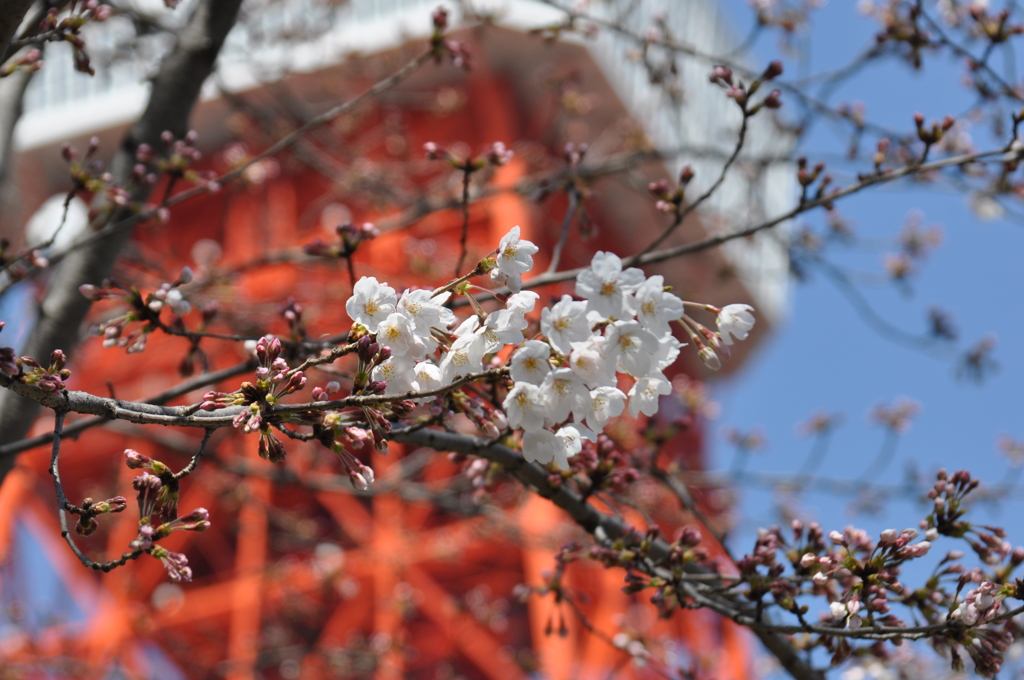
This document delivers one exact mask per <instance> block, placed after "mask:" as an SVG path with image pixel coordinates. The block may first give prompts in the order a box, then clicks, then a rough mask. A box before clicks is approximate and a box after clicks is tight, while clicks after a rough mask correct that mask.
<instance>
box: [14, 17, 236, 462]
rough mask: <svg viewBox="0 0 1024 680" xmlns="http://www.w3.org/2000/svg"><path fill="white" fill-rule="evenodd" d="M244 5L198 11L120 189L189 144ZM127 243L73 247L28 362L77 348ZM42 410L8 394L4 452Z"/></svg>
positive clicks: (141, 193)
mask: <svg viewBox="0 0 1024 680" xmlns="http://www.w3.org/2000/svg"><path fill="white" fill-rule="evenodd" d="M240 4H241V0H218V1H217V2H212V1H210V0H205V1H204V2H200V3H197V5H196V7H195V8H194V10H193V12H192V15H191V18H190V21H189V23H188V24H187V25H186V27H185V28H184V29H183V30H182V32H181V34H180V36H179V39H178V41H177V43H176V45H175V47H174V49H173V50H171V52H170V53H169V54H168V55H167V56H166V57H165V58H164V60H163V61H162V62H161V66H160V70H159V72H158V73H157V75H156V77H155V78H154V81H153V88H152V91H151V94H150V98H149V102H148V104H147V107H146V110H145V111H144V112H143V114H142V116H141V117H140V118H139V120H138V121H136V123H135V125H133V126H132V128H131V129H130V130H129V132H128V133H127V136H126V138H125V141H124V144H123V146H122V148H121V150H120V151H119V153H118V154H117V156H116V157H115V161H114V164H113V166H112V169H111V171H112V175H113V177H114V178H115V179H116V180H117V181H118V182H119V183H125V182H126V181H127V179H128V178H129V176H130V175H131V173H132V172H133V170H134V167H135V164H136V158H135V150H136V149H137V148H138V146H139V145H140V144H142V143H149V144H150V145H156V144H157V143H158V142H159V140H160V136H161V134H162V133H163V132H164V131H166V130H170V131H172V133H173V132H175V131H180V134H179V135H178V137H179V138H180V137H184V128H185V127H186V126H187V121H188V115H189V111H190V110H191V108H192V104H193V103H194V101H195V100H196V98H198V96H199V90H200V88H201V87H202V83H203V81H204V80H205V78H206V75H208V74H209V73H211V72H212V71H213V68H214V64H215V63H216V60H217V56H218V54H219V52H220V48H221V46H222V45H223V43H224V40H225V38H226V37H227V34H228V32H229V31H230V29H231V27H232V26H233V25H234V23H235V20H236V18H237V12H238V8H239V6H240ZM148 192H149V187H138V188H136V190H135V193H136V196H135V198H136V199H141V198H144V197H145V196H146V195H148ZM117 218H118V215H117V214H116V213H115V214H114V215H112V219H113V221H114V222H115V223H116V222H117ZM134 223H135V222H132V224H134ZM108 226H109V225H108ZM127 238H128V231H127V230H126V229H122V230H116V229H107V228H103V229H99V230H98V231H96V232H93V233H92V234H91V235H90V236H89V237H88V245H86V244H85V243H79V244H78V245H76V246H74V248H73V250H72V252H71V254H70V255H69V256H68V257H67V258H66V259H65V261H64V262H62V265H61V267H60V268H59V270H58V271H57V273H56V274H55V276H54V278H53V279H52V280H51V282H50V288H49V290H48V292H47V295H46V298H45V299H44V300H43V302H42V304H41V306H40V314H39V318H38V320H37V321H36V323H35V325H34V326H33V328H32V331H31V333H30V335H29V338H28V340H27V341H26V343H25V346H24V347H23V348H22V350H23V351H24V352H25V353H26V354H28V355H30V356H48V355H49V354H50V353H51V352H52V351H53V350H55V349H57V348H60V347H69V348H70V347H71V346H72V345H73V344H74V340H75V339H76V338H77V336H78V330H79V326H80V324H81V322H82V319H83V318H84V317H85V314H86V312H87V311H88V309H89V301H88V300H86V299H84V298H83V296H82V295H81V294H80V293H79V292H78V287H79V286H80V285H82V284H84V283H90V282H95V281H98V280H101V279H102V278H104V277H105V276H106V275H107V272H108V271H109V270H110V267H111V266H112V265H113V261H114V259H116V257H117V254H118V253H119V252H120V250H121V246H122V245H123V243H124V242H125V241H126V240H127ZM36 409H37V407H36V406H35V405H33V404H32V402H29V401H25V400H21V399H17V398H16V397H14V395H13V394H11V393H9V392H4V393H3V394H0V445H4V444H10V443H12V442H14V441H17V440H19V439H21V438H22V437H23V436H24V435H25V433H26V432H27V430H28V428H29V427H30V426H31V423H32V420H33V416H34V415H35V413H36ZM11 465H13V458H12V457H6V458H2V459H0V480H2V479H3V477H4V476H6V474H7V472H9V471H10V468H11Z"/></svg>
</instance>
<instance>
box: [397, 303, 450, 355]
mask: <svg viewBox="0 0 1024 680" xmlns="http://www.w3.org/2000/svg"><path fill="white" fill-rule="evenodd" d="M450 296H451V293H450V292H444V293H441V294H440V295H438V296H437V297H431V291H430V290H427V289H417V290H407V291H405V292H404V293H402V297H401V299H399V300H398V306H397V308H396V311H398V312H399V313H401V314H404V315H405V316H407V317H409V320H410V321H412V325H413V328H414V329H415V331H416V335H418V336H419V337H420V338H422V339H423V341H424V343H426V344H427V347H428V348H431V349H432V348H433V347H436V346H437V343H436V342H435V341H434V339H433V338H432V337H431V334H430V333H431V330H435V329H436V330H439V331H444V330H447V329H448V327H449V326H450V325H451V324H452V322H453V321H454V320H455V316H454V314H452V311H451V310H450V309H448V308H447V307H444V306H443V305H444V303H445V302H447V300H448V298H449V297H450Z"/></svg>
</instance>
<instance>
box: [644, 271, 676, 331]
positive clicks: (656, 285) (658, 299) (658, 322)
mask: <svg viewBox="0 0 1024 680" xmlns="http://www.w3.org/2000/svg"><path fill="white" fill-rule="evenodd" d="M634 298H635V305H636V320H637V321H639V322H640V324H641V325H642V326H643V327H644V328H646V329H647V330H649V331H650V332H652V333H654V334H655V335H656V336H658V337H661V336H663V335H666V334H667V333H670V332H671V329H670V328H669V321H674V320H676V319H679V318H682V316H683V301H682V300H680V299H679V298H678V297H676V296H675V295H673V294H672V293H668V292H665V279H664V277H662V276H660V275H656V276H652V277H651V278H649V279H647V280H646V281H644V282H643V283H642V284H641V285H640V287H639V288H637V290H636V293H635V294H634Z"/></svg>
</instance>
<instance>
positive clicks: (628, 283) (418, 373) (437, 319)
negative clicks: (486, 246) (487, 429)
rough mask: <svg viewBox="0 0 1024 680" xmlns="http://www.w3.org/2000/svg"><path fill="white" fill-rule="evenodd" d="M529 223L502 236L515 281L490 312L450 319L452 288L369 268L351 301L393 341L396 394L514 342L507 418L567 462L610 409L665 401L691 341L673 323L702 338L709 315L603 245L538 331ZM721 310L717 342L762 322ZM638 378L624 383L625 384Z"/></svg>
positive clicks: (389, 365) (500, 268)
mask: <svg viewBox="0 0 1024 680" xmlns="http://www.w3.org/2000/svg"><path fill="white" fill-rule="evenodd" d="M519 234H520V231H519V227H514V228H513V229H512V230H511V231H510V232H509V233H508V234H506V235H505V236H504V237H503V238H502V239H501V243H500V245H499V248H498V250H497V252H496V255H495V257H494V265H493V267H494V268H493V269H492V270H491V278H492V279H493V280H494V281H495V282H498V283H505V284H506V285H508V287H509V289H510V290H512V291H513V293H512V295H510V296H509V297H508V298H507V300H506V302H505V306H504V308H503V309H498V310H496V311H493V312H490V313H485V312H483V311H482V310H481V309H480V307H479V305H474V307H475V308H476V310H477V313H476V314H473V315H471V316H469V317H468V318H466V319H465V320H463V321H462V322H461V323H459V324H458V326H456V328H455V330H454V331H450V330H449V329H450V328H451V327H452V326H455V324H456V322H457V319H456V317H455V315H454V314H453V313H452V311H451V310H450V309H448V308H446V307H444V306H443V305H444V303H445V302H446V301H447V300H448V298H449V296H450V292H447V291H445V292H442V293H439V294H434V293H432V292H431V291H428V290H408V291H406V292H405V293H403V294H402V296H401V298H399V297H398V296H397V294H396V293H395V290H394V289H393V288H391V287H390V286H388V285H387V284H385V283H380V282H378V281H377V279H375V278H371V277H364V278H363V279H361V280H360V281H359V282H358V283H356V285H355V288H354V290H353V295H352V297H351V298H349V300H348V302H347V304H346V310H347V311H348V314H349V316H350V317H351V318H352V319H353V320H354V321H355V322H356V323H359V324H362V325H363V326H365V327H366V328H367V330H368V331H369V332H370V333H373V334H375V337H376V342H377V343H378V344H379V345H380V346H381V347H388V348H390V350H391V356H390V357H389V358H388V359H387V360H386V361H384V362H383V363H381V364H380V365H378V366H376V367H375V368H374V369H373V372H372V374H371V378H372V379H373V380H374V381H383V382H385V383H386V384H387V386H386V388H385V394H390V395H396V394H405V393H416V392H431V391H434V390H437V389H440V388H444V387H446V386H447V385H450V384H451V383H452V382H453V381H454V380H456V379H458V378H460V377H463V376H469V375H473V374H475V373H479V372H481V371H482V370H483V368H484V359H485V357H493V356H494V355H495V354H497V353H498V352H500V351H502V350H503V349H504V348H505V347H506V346H509V345H511V346H513V347H515V349H514V351H513V352H512V355H511V359H510V361H509V375H510V376H511V378H512V380H513V382H514V386H513V387H512V389H511V390H510V391H509V392H508V395H507V396H506V397H505V399H504V402H503V404H502V407H503V410H504V412H505V416H506V419H507V422H508V424H509V425H510V426H511V427H513V428H515V429H520V430H522V432H523V436H522V450H523V456H524V457H525V458H526V459H527V460H529V461H537V462H540V463H550V462H552V461H554V462H555V463H556V464H557V465H558V466H559V467H560V468H562V469H568V467H569V458H571V457H572V456H574V455H575V454H577V453H579V451H580V450H581V449H582V440H583V439H589V440H591V441H596V440H597V433H598V432H600V431H601V430H603V429H604V427H605V426H606V425H607V424H608V422H609V420H611V419H612V418H614V417H616V416H618V415H620V414H621V413H622V412H623V411H624V410H626V409H627V408H628V410H629V413H630V414H631V415H632V416H633V417H634V418H635V417H637V416H638V415H639V414H641V413H642V414H644V415H647V416H652V415H654V414H655V413H656V412H657V410H658V403H659V399H660V397H661V396H663V395H666V394H669V393H670V392H671V390H672V386H671V382H670V381H669V379H668V378H667V377H666V376H665V369H667V368H668V367H669V366H670V365H671V364H672V363H673V362H674V361H675V360H676V358H677V357H678V356H679V348H680V347H682V346H684V344H685V343H681V342H680V341H679V340H677V339H676V338H675V336H673V335H672V330H671V327H670V323H671V322H672V321H679V322H680V323H682V324H683V327H684V328H685V329H686V331H687V333H689V335H690V337H691V338H692V339H693V340H694V342H695V344H697V345H699V346H701V347H702V348H703V343H702V341H701V338H700V336H699V335H698V334H696V333H695V332H694V330H693V328H694V327H695V326H696V327H699V324H696V323H695V322H692V320H690V319H689V317H685V315H684V303H683V301H682V300H680V299H679V298H678V297H677V296H675V295H673V294H672V293H671V292H668V291H667V290H666V289H665V284H664V280H663V278H662V277H661V276H651V277H649V278H648V277H646V276H645V275H644V273H643V272H642V271H641V270H639V269H636V268H629V269H625V270H623V268H622V260H620V259H619V257H618V256H616V255H614V254H613V253H607V252H598V253H597V254H596V255H594V258H593V260H592V261H591V264H590V267H589V268H588V269H585V270H583V271H582V272H580V273H579V275H578V276H577V278H576V293H577V295H578V296H579V297H580V298H582V299H581V300H576V299H573V297H572V296H570V295H563V296H562V298H561V300H559V301H558V302H556V303H555V304H553V305H552V306H550V307H545V308H544V309H542V310H541V317H540V334H539V335H538V336H536V338H535V339H529V340H527V339H526V337H525V336H524V334H523V331H525V330H526V329H527V327H528V326H529V321H527V319H526V315H527V314H528V313H529V312H532V311H533V310H534V307H535V305H536V303H537V300H538V298H539V296H538V295H537V294H536V293H534V292H532V291H522V290H521V287H522V275H523V274H525V273H526V272H528V271H529V270H530V269H531V268H532V267H533V255H534V254H535V253H536V252H537V251H538V248H537V246H536V245H534V244H533V243H531V242H529V241H525V240H521V239H520V238H519ZM687 304H690V303H687ZM698 306H700V307H703V308H705V309H713V308H710V307H708V306H704V305H698ZM715 311H718V312H719V314H718V326H719V332H718V333H717V334H713V335H714V342H715V343H716V345H717V346H719V347H720V346H721V345H720V342H724V343H725V344H726V345H729V344H732V340H733V337H735V338H737V339H740V340H742V339H745V338H746V337H747V334H748V332H749V331H750V328H751V327H752V326H753V323H754V318H753V316H752V314H751V312H752V311H753V310H752V308H751V307H749V306H748V305H729V306H727V307H725V308H724V309H722V310H715ZM684 317H685V320H684ZM681 320H683V321H681ZM700 328H702V327H700ZM702 330H703V331H704V332H705V336H706V337H708V336H709V332H708V331H706V329H702ZM709 339H710V337H709ZM719 341H720V342H719ZM703 349H710V348H703ZM703 358H704V357H703V355H702V359H703ZM627 384H628V385H630V387H629V388H628V391H626V392H623V390H622V389H620V385H621V386H623V387H625V386H626V385H627Z"/></svg>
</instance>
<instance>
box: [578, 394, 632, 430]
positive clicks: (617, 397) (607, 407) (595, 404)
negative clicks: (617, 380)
mask: <svg viewBox="0 0 1024 680" xmlns="http://www.w3.org/2000/svg"><path fill="white" fill-rule="evenodd" d="M582 406H583V408H581V409H580V410H578V411H574V412H573V415H574V416H575V418H576V420H585V421H586V423H587V425H589V426H590V427H591V428H593V429H595V430H603V429H604V426H605V425H607V424H608V421H609V420H611V419H612V418H614V417H615V416H617V415H619V414H620V413H622V410H623V409H624V408H625V407H626V395H625V394H623V393H622V391H621V390H619V389H618V388H617V387H608V386H604V385H602V386H601V387H597V388H595V389H592V390H590V395H589V399H587V403H586V404H583V405H582Z"/></svg>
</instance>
